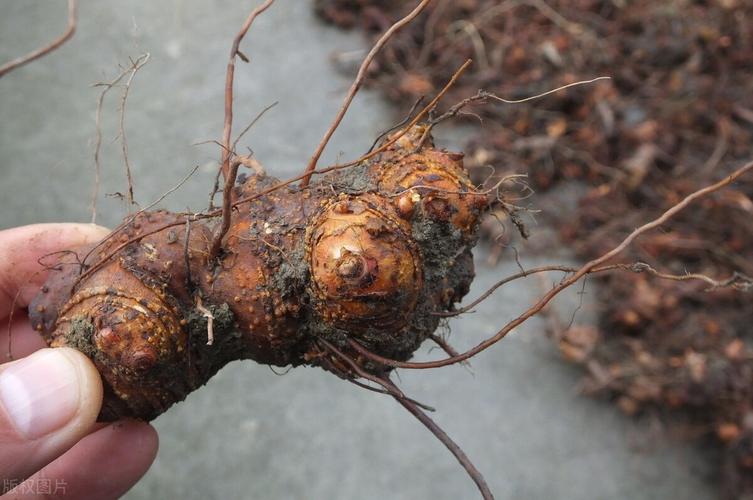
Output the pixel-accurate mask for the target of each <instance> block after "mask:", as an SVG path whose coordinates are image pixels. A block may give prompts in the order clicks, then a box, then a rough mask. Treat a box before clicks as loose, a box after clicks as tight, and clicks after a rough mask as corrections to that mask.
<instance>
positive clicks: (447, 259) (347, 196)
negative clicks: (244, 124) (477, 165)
mask: <svg viewBox="0 0 753 500" xmlns="http://www.w3.org/2000/svg"><path fill="white" fill-rule="evenodd" d="M425 132H426V129H425V127H424V126H421V125H417V126H414V127H413V128H412V129H410V130H409V131H407V133H406V134H405V135H403V136H402V137H401V138H400V139H399V140H398V141H396V142H395V144H394V145H392V146H390V147H388V148H386V149H385V150H384V151H382V152H381V153H380V154H379V155H376V156H375V157H374V158H372V159H371V160H369V161H367V162H364V163H362V164H360V165H357V166H355V167H353V168H351V169H349V170H337V171H335V172H332V173H330V174H328V175H324V176H322V177H321V178H320V179H319V181H317V182H313V183H311V184H310V185H309V186H307V187H306V188H301V187H300V186H294V185H293V186H287V187H285V188H282V189H276V190H270V188H271V187H273V186H275V185H276V184H278V181H277V180H276V179H274V178H272V177H268V176H265V175H264V174H257V175H253V176H250V177H248V178H245V179H242V180H241V181H240V182H239V183H238V184H237V185H236V186H235V188H234V190H233V192H232V197H233V201H234V203H235V205H236V208H235V210H233V212H232V216H231V225H230V229H229V231H228V232H227V234H226V236H225V239H224V242H223V246H222V250H221V253H220V254H219V255H218V258H217V259H216V260H215V261H211V262H210V261H208V256H209V255H210V251H209V250H210V246H211V244H212V241H213V234H214V228H213V227H210V225H208V224H206V223H204V222H203V221H195V220H192V218H191V216H190V215H187V214H172V213H168V212H164V211H156V212H143V213H139V214H137V215H136V216H135V217H134V218H133V219H132V220H131V219H127V220H126V222H124V223H123V224H122V225H121V226H120V228H118V229H117V230H116V231H115V232H114V233H113V234H111V236H110V237H108V238H107V239H105V240H104V241H103V242H102V243H100V244H99V245H98V246H96V247H95V248H94V249H93V251H92V253H91V254H90V256H89V257H88V259H86V264H85V265H81V266H63V267H62V270H59V271H53V272H52V274H51V276H50V278H49V280H48V282H47V284H46V285H45V286H44V287H43V289H42V292H41V293H40V294H39V295H38V296H37V297H36V299H35V300H34V303H33V304H32V306H31V308H30V310H31V311H32V313H31V319H32V324H33V325H34V327H35V328H36V329H37V330H39V331H40V332H41V333H42V334H43V336H44V337H45V339H46V340H47V342H48V343H49V344H50V345H51V346H64V345H67V346H72V347H75V348H77V349H79V350H81V351H82V352H84V353H86V354H87V355H88V356H89V357H90V358H91V359H92V360H93V361H94V363H95V364H96V366H97V368H98V370H99V371H100V373H101V374H102V377H103V379H104V380H105V385H106V388H107V389H106V398H105V403H104V406H103V409H102V412H101V414H100V418H101V419H103V420H113V419H117V418H121V417H126V416H128V417H135V418H140V419H144V420H151V419H153V418H155V417H156V416H158V415H160V414H161V413H163V412H164V411H165V410H167V408H169V407H170V406H171V405H172V404H174V403H175V402H178V401H181V400H182V399H184V398H185V397H186V396H187V395H188V394H189V393H190V392H191V391H193V390H194V389H196V388H198V387H199V386H201V385H203V384H204V383H206V381H207V380H208V379H209V378H210V377H211V376H212V375H213V374H215V373H216V372H217V371H218V370H219V369H220V368H221V367H222V366H224V365H225V364H227V363H228V362H230V361H233V360H236V359H253V360H255V361H257V362H259V363H265V364H270V365H276V366H287V365H292V366H298V365H313V366H320V367H322V368H324V369H327V370H329V371H332V372H334V373H336V374H338V375H339V376H342V377H346V378H355V377H357V376H358V375H357V374H356V373H354V372H353V371H354V369H356V368H358V369H360V370H362V371H364V372H366V373H371V374H375V375H379V374H383V373H384V370H385V368H384V367H381V366H376V365H374V364H373V363H371V362H369V361H368V360H366V359H364V358H363V357H361V356H359V355H358V353H357V352H356V351H354V350H353V348H352V347H351V345H350V343H349V342H350V341H351V340H355V341H357V342H358V343H360V344H361V345H362V346H364V347H365V348H366V349H368V350H369V351H371V352H373V353H375V354H378V355H380V356H384V357H388V358H392V359H395V360H407V359H409V358H410V357H411V355H412V353H413V352H414V351H415V350H416V349H417V348H418V347H419V345H420V344H421V343H422V342H423V341H424V340H425V339H426V338H427V337H428V336H429V335H431V334H432V332H433V331H434V330H435V329H436V327H437V326H438V323H439V320H440V317H439V316H438V315H436V314H432V313H436V312H442V311H448V310H451V308H452V307H453V304H455V303H456V302H458V301H459V300H460V299H461V298H462V297H463V296H464V295H465V294H466V292H467V291H468V288H469V285H470V282H471V280H472V278H473V261H472V256H471V248H472V247H473V245H474V244H475V242H476V238H477V235H476V230H477V226H478V220H479V216H480V214H481V212H482V211H483V210H484V208H485V207H486V206H487V196H486V194H484V193H480V192H478V191H476V190H475V189H474V187H473V185H472V184H471V183H470V181H469V179H468V176H467V172H466V171H465V169H464V168H463V164H462V155H459V154H456V153H449V152H446V151H443V150H439V149H436V148H435V147H434V146H433V144H432V143H431V138H430V137H429V136H428V134H425ZM424 136H426V137H424ZM391 137H396V135H393V136H391ZM389 140H390V137H388V139H387V140H386V141H385V144H387V143H388V142H389ZM262 192H265V193H266V194H263V195H260V193H262ZM249 197H251V198H252V200H251V201H249V202H245V203H244V202H242V203H238V202H239V201H242V200H243V199H245V198H249ZM73 250H77V249H73ZM86 250H87V249H78V251H79V252H81V251H84V253H85V251H86ZM210 316H211V319H210V318H209V317H210ZM210 324H211V326H210ZM210 335H211V337H213V339H212V340H213V342H212V343H211V345H208V340H209V338H208V337H209V336H210ZM322 342H326V344H325V343H322ZM326 345H333V346H336V348H337V349H338V350H339V351H341V352H343V353H346V354H348V355H349V356H350V357H352V359H353V360H355V362H356V363H357V367H353V366H349V365H348V364H346V363H343V361H342V359H341V358H338V357H336V356H333V354H332V353H331V351H330V350H329V349H327V348H325V346H326Z"/></svg>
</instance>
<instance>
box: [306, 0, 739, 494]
mask: <svg viewBox="0 0 753 500" xmlns="http://www.w3.org/2000/svg"><path fill="white" fill-rule="evenodd" d="M315 8H316V10H317V12H318V13H319V14H320V15H321V16H322V17H323V18H325V19H327V20H328V21H330V22H333V23H334V24H336V25H338V26H341V27H345V28H354V27H355V28H359V29H362V30H364V31H365V32H366V33H367V34H368V35H369V36H372V35H373V34H374V33H376V32H378V31H379V30H380V29H382V26H384V25H385V24H389V23H390V22H391V21H392V20H394V19H396V18H397V17H398V16H400V15H403V14H404V13H405V9H406V6H405V5H404V4H403V2H396V1H392V2H378V1H376V0H317V1H315ZM751 19H753V5H751V4H750V3H749V2H743V1H736V0H729V1H714V2H650V1H648V0H641V1H636V2H625V3H618V2H607V1H598V0H580V1H578V0H559V1H556V0H550V1H547V2H542V1H538V0H525V1H524V0H521V1H515V0H512V1H501V0H463V1H459V2H450V1H446V0H437V1H436V2H433V3H432V4H431V5H430V6H429V7H428V8H427V10H426V12H425V13H424V14H422V15H421V16H420V17H419V18H418V19H417V22H415V23H413V24H412V25H410V26H409V27H408V28H407V29H406V30H404V31H403V32H401V33H399V34H398V35H397V36H396V38H395V40H394V41H393V44H392V45H391V46H390V47H389V48H388V49H387V50H385V51H384V52H383V53H382V54H380V56H379V57H378V58H377V60H376V61H375V64H374V67H373V70H372V72H371V73H370V75H369V78H368V79H367V82H366V83H367V85H371V86H373V87H376V88H378V89H380V90H382V91H383V92H384V94H385V95H386V96H387V97H388V98H389V99H391V100H393V101H394V102H396V103H398V104H400V107H401V109H402V108H405V107H407V106H409V105H410V104H411V103H413V102H415V100H416V99H417V97H419V96H422V95H425V94H430V93H431V92H432V91H433V90H434V89H435V88H436V87H437V85H439V84H440V82H443V81H444V80H446V78H447V76H448V72H449V71H451V68H454V67H457V65H458V64H459V62H461V61H462V60H465V59H466V58H469V57H472V58H474V59H475V61H476V63H475V64H474V66H473V67H472V68H471V69H470V70H469V71H467V72H466V73H465V74H464V75H463V77H462V78H461V79H460V80H459V81H458V84H457V85H456V86H455V87H454V88H453V89H452V91H451V92H450V94H449V96H448V98H447V99H446V100H445V101H444V102H445V103H446V104H445V106H446V107H448V106H449V105H451V104H452V103H454V102H458V101H460V100H462V99H463V98H466V97H468V96H470V95H474V94H475V93H476V92H477V91H478V89H485V90H488V91H492V92H494V93H496V94H497V95H501V96H503V97H507V98H511V99H515V98H520V97H526V96H529V95H532V94H536V93H539V92H542V91H545V90H548V89H551V88H556V87H559V86H562V85H564V84H567V83H570V82H573V81H577V80H584V79H588V78H592V77H593V76H595V75H602V74H604V75H610V76H612V81H611V83H610V84H605V85H599V86H596V87H589V88H586V89H573V90H569V91H568V92H566V93H558V94H556V95H554V96H550V97H548V98H546V99H544V100H539V101H536V102H535V103H528V104H519V105H515V106H499V105H494V106H484V107H478V108H469V109H468V111H469V112H472V113H473V115H467V116H466V119H467V120H469V121H473V122H477V121H478V118H481V119H482V120H483V125H482V126H481V127H479V128H478V133H477V134H475V136H474V137H473V139H472V140H471V144H470V145H469V148H467V150H468V151H469V158H468V159H469V165H470V166H474V165H475V166H478V167H482V166H485V165H494V166H497V169H498V170H497V176H504V175H507V174H510V173H513V172H519V173H527V174H528V175H529V176H530V180H531V182H532V184H533V187H534V188H535V189H537V190H539V191H545V190H546V189H548V188H552V187H555V186H559V185H562V184H563V183H577V184H578V185H580V186H585V187H586V189H585V191H584V192H585V194H584V195H583V196H582V197H581V199H580V200H579V203H578V205H577V207H576V208H575V210H574V211H572V212H566V213H561V214H559V216H557V215H556V214H542V215H541V216H539V217H544V218H546V219H548V222H549V224H551V225H553V226H554V227H557V228H558V229H559V233H560V238H561V244H563V245H567V246H569V247H571V248H573V249H574V250H575V251H576V253H577V254H578V255H579V256H580V257H582V258H583V259H590V258H593V257H595V256H598V255H601V254H602V253H603V252H604V251H605V250H606V249H609V248H612V247H613V246H614V245H615V244H616V243H618V242H619V240H621V239H622V238H623V237H624V235H625V234H627V233H629V232H630V231H631V230H632V229H633V228H634V227H636V226H637V225H638V224H639V223H640V222H641V221H645V220H647V219H650V218H652V217H653V216H655V215H656V214H657V213H659V212H660V211H661V210H662V209H665V208H666V207H667V206H670V205H671V204H673V203H675V202H676V201H677V200H679V199H681V198H682V197H683V196H684V195H686V194H687V193H689V192H691V191H693V190H695V189H697V188H698V187H700V186H702V185H705V184H708V183H710V182H711V181H712V180H714V179H718V178H720V177H721V176H722V175H725V174H727V173H729V172H730V171H731V170H732V169H733V168H734V167H736V166H737V165H739V164H740V163H741V162H742V161H744V160H747V159H749V158H750V157H751V156H752V155H753V148H751V144H753V101H751V99H750V91H749V85H750V82H751V81H753V21H751ZM479 170H480V171H483V172H486V171H485V170H484V169H479ZM752 200H753V183H751V181H750V180H747V181H745V180H743V181H740V182H738V183H737V184H736V185H735V186H734V187H733V188H732V189H729V190H727V191H724V192H721V193H718V194H717V195H715V196H713V197H711V198H709V199H707V200H706V201H705V202H704V203H702V204H701V205H700V206H699V207H698V208H697V209H696V210H694V211H689V212H687V213H684V214H681V215H680V216H679V217H678V218H677V219H675V220H674V221H672V222H671V224H668V225H667V226H666V227H664V228H663V229H664V231H663V232H661V233H656V234H651V235H647V236H645V237H644V239H643V240H642V241H641V242H640V244H639V245H636V246H635V247H633V248H631V249H630V250H629V251H628V254H627V255H626V258H627V259H628V260H630V261H645V262H648V263H651V264H654V265H657V266H658V265H661V268H662V270H663V271H666V272H672V273H676V274H678V275H682V274H684V273H687V272H691V273H692V272H698V273H704V274H706V275H709V276H715V277H726V276H732V275H733V273H735V272H738V273H743V274H744V275H747V276H753V263H751V261H750V255H753V218H752V217H751V215H753V201H752ZM498 216H499V217H500V218H502V219H503V220H509V219H507V217H508V214H505V213H499V214H498ZM498 228H499V224H497V223H493V224H492V223H490V224H486V225H485V229H486V233H485V235H484V236H485V237H486V239H487V240H489V241H490V242H493V241H498V242H499V243H501V244H503V245H504V244H509V243H513V242H511V240H510V239H511V238H512V237H513V236H511V235H512V234H513V233H512V232H510V231H507V232H506V233H504V234H501V233H500V231H499V229H498ZM482 230H483V229H482ZM654 278H655V277H654V276H651V275H650V273H648V272H643V273H622V274H618V275H614V276H608V277H606V278H603V279H602V281H601V283H600V286H601V292H600V297H599V299H600V304H601V319H600V322H599V325H598V327H596V328H593V327H587V326H581V325H574V326H572V327H571V328H566V327H567V321H563V322H562V325H561V326H562V330H564V331H562V330H561V331H558V332H556V334H555V338H556V340H557V342H558V343H559V345H560V348H561V350H562V353H563V355H564V356H565V358H566V359H568V360H571V361H573V362H576V363H579V364H581V365H583V367H584V368H585V370H586V376H585V380H584V384H583V387H584V390H585V391H586V392H587V393H589V394H595V395H596V394H598V395H604V396H606V397H608V398H610V399H611V400H613V401H614V402H615V403H616V404H617V405H618V406H619V408H621V409H622V410H623V411H625V412H626V413H628V414H631V415H633V414H640V413H643V412H647V411H651V412H659V413H661V414H663V415H667V416H668V418H670V419H671V420H670V421H671V422H672V423H673V426H675V427H676V426H677V425H678V422H684V423H686V424H687V427H686V428H687V430H688V432H687V435H689V436H692V437H694V438H698V437H700V438H701V439H704V442H709V443H712V447H713V448H715V449H717V450H720V451H721V453H722V456H723V457H724V459H723V460H722V462H723V466H722V467H721V468H720V476H721V479H722V481H721V483H722V486H721V488H722V495H723V496H725V497H729V498H737V497H740V496H744V495H746V494H747V495H751V494H753V480H752V479H751V478H753V334H752V333H751V331H750V326H749V325H751V324H753V307H751V303H752V298H751V294H750V293H741V291H740V290H730V289H725V290H709V286H708V284H704V283H702V282H699V281H693V282H690V281H687V282H677V281H664V280H657V279H654ZM691 429H692V432H691ZM710 455H711V456H713V457H716V455H715V452H713V451H712V452H710Z"/></svg>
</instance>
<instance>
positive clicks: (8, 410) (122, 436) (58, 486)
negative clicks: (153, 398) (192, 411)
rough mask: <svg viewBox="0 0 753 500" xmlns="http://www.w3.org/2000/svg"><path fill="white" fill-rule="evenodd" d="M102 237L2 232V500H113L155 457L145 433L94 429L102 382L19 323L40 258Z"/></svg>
mask: <svg viewBox="0 0 753 500" xmlns="http://www.w3.org/2000/svg"><path fill="white" fill-rule="evenodd" d="M107 233H108V231H107V230H106V229H104V228H102V227H98V226H94V225H91V224H38V225H32V226H24V227H19V228H14V229H8V230H5V231H0V363H2V364H0V495H2V496H0V500H8V499H11V498H13V499H15V498H23V499H27V498H57V497H62V498H65V499H77V498H87V499H89V498H96V499H99V498H103V499H107V498H118V497H119V496H121V495H123V494H124V493H125V492H126V491H128V489H129V488H131V486H133V484H135V483H136V481H138V480H139V479H140V478H141V476H143V475H144V473H145V472H146V471H147V469H148V468H149V466H150V465H151V463H152V461H153V460H154V457H155V455H156V453H157V434H156V432H155V430H154V428H153V427H151V426H150V425H149V424H146V423H144V422H136V421H120V422H115V423H112V424H109V425H104V424H97V423H96V419H97V415H98V413H99V410H100V406H101V404H102V381H101V378H100V376H99V373H98V372H97V370H96V368H95V367H94V365H93V363H92V362H91V361H90V360H89V359H88V358H87V357H86V356H85V355H83V354H82V353H80V352H79V351H76V350H74V349H70V348H57V349H50V348H47V347H46V346H45V343H44V341H43V340H42V338H41V337H40V335H39V334H38V333H37V332H35V331H34V330H33V329H32V327H31V324H30V323H29V319H28V315H27V310H26V308H27V307H28V305H29V302H30V301H31V299H32V298H33V297H34V295H35V294H36V293H37V292H38V291H39V287H40V286H41V285H42V283H43V282H44V281H45V279H46V276H47V272H46V271H45V270H44V268H43V266H42V265H41V264H40V263H39V262H38V261H39V259H40V258H42V257H44V256H46V255H49V254H51V253H53V252H58V251H61V250H68V249H70V248H74V247H77V246H79V245H85V244H88V243H93V242H96V241H98V240H100V239H102V238H103V237H104V236H105V235H106V234H107ZM14 302H15V304H14ZM14 306H15V310H14V311H13V315H12V316H13V320H12V322H11V323H10V328H9V327H8V318H9V317H10V316H11V309H12V308H13V307H14ZM9 333H10V335H11V340H12V344H11V345H12V359H13V361H10V360H8V356H7V346H8V345H9V339H8V335H9Z"/></svg>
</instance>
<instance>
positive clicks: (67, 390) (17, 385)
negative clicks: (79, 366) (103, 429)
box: [0, 349, 79, 439]
mask: <svg viewBox="0 0 753 500" xmlns="http://www.w3.org/2000/svg"><path fill="white" fill-rule="evenodd" d="M0 404H2V406H3V409H4V410H5V413H6V414H7V415H8V416H10V418H11V420H12V421H13V423H14V424H15V426H16V428H17V429H18V431H19V432H20V433H21V434H22V435H23V436H24V437H25V438H26V439H35V438H38V437H41V436H44V435H45V434H49V433H50V432H52V431H54V430H56V429H59V428H60V427H62V426H63V425H64V424H65V423H66V422H68V421H69V420H70V419H71V418H73V416H74V415H75V414H76V411H77V410H78V406H79V388H78V372H77V370H76V367H75V366H74V365H73V363H72V362H71V361H70V360H69V359H68V358H67V357H66V356H65V354H63V353H61V352H58V351H57V350H55V349H44V350H41V351H37V352H36V353H34V354H32V355H30V356H28V357H26V358H24V359H22V360H19V361H17V362H15V363H12V364H10V365H9V366H8V367H7V368H5V369H3V371H2V372H0Z"/></svg>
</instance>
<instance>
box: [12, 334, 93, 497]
mask: <svg viewBox="0 0 753 500" xmlns="http://www.w3.org/2000/svg"><path fill="white" fill-rule="evenodd" d="M101 405H102V381H101V379H100V376H99V373H97V370H96V368H95V367H94V365H93V364H92V362H91V361H90V360H89V359H88V358H87V357H86V356H85V355H83V354H82V353H80V352H78V351H76V350H74V349H70V348H65V347H62V348H56V349H42V350H39V351H37V352H35V353H34V354H31V355H30V356H27V357H26V358H23V359H20V360H18V361H14V362H12V363H6V364H4V365H0V480H3V483H5V484H12V483H13V482H15V481H19V480H23V479H25V478H27V477H29V476H30V475H31V474H33V473H35V472H36V471H38V470H39V469H41V468H42V467H44V466H45V465H47V464H48V463H50V462H51V461H53V460H54V459H55V458H57V457H58V456H60V455H62V454H63V453H65V452H66V451H67V450H68V449H69V448H71V447H72V446H73V445H74V444H76V443H77V442H78V441H79V440H80V439H82V438H83V437H84V436H86V435H87V434H88V433H89V432H90V431H91V428H92V426H93V425H94V423H95V421H96V419H97V415H98V414H99V410H100V406H101ZM2 489H3V487H2V486H0V494H2Z"/></svg>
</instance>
